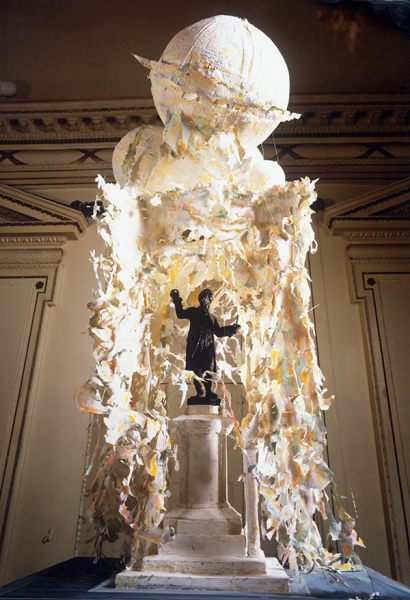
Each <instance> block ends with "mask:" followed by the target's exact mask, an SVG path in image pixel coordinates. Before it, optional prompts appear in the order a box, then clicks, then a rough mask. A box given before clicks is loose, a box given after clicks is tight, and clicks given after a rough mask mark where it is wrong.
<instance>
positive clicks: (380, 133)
mask: <svg viewBox="0 0 410 600" xmlns="http://www.w3.org/2000/svg"><path fill="white" fill-rule="evenodd" d="M289 109H290V110H291V111H292V112H296V113H299V114H301V118H300V119H297V120H293V121H288V122H286V123H282V124H281V125H280V126H279V128H278V129H277V130H276V131H275V132H274V134H273V135H272V136H271V137H270V138H268V140H266V142H265V143H264V152H265V157H266V159H269V160H276V159H277V157H279V161H280V164H281V165H282V166H283V167H284V168H285V170H286V174H287V177H288V179H292V178H299V177H305V176H306V175H307V174H309V175H310V176H311V177H312V178H316V177H320V178H321V179H322V180H324V181H326V180H331V181H340V180H343V181H345V180H348V179H350V180H356V179H367V180H369V181H370V180H371V181H377V182H378V181H384V182H388V181H391V180H392V179H399V178H404V177H408V176H410V160H409V159H410V96H409V95H396V96H394V95H392V96H385V95H376V94H375V95H359V94H346V95H324V94H318V95H292V96H291V98H290V104H289ZM158 121H159V117H158V115H157V112H156V109H155V107H154V104H153V101H152V100H151V99H150V98H123V99H121V98H120V99H113V100H100V101H98V100H83V101H78V100H77V101H65V102H26V101H19V102H10V101H7V102H0V181H3V182H4V183H6V184H9V185H16V184H17V185H18V184H19V183H20V184H27V185H29V184H33V183H67V182H70V181H75V182H77V183H93V182H94V179H95V177H96V175H97V174H98V173H102V174H103V175H104V176H105V177H106V178H107V180H108V181H112V180H113V175H112V169H111V157H112V151H113V149H114V147H115V145H116V144H117V143H118V142H119V140H120V139H121V138H122V137H123V136H124V135H125V134H126V133H127V132H128V131H130V130H131V129H134V128H135V127H137V126H139V125H141V124H144V123H157V122H158Z"/></svg>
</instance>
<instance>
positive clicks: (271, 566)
mask: <svg viewBox="0 0 410 600" xmlns="http://www.w3.org/2000/svg"><path fill="white" fill-rule="evenodd" d="M146 558H147V559H148V558H149V562H151V561H152V563H153V564H154V563H155V560H154V559H158V558H162V559H163V558H164V557H158V556H152V557H146ZM169 558H170V560H169V562H168V565H169V571H168V572H164V570H163V565H162V567H161V568H162V570H161V571H156V570H154V569H153V570H151V571H148V570H144V571H123V572H122V573H118V575H117V576H116V578H115V587H116V588H117V589H146V590H207V591H212V590H215V591H227V592H229V591H232V592H248V593H252V592H255V591H256V590H257V591H258V593H277V594H286V593H289V578H288V576H287V575H286V573H285V570H284V569H283V567H281V565H280V564H279V562H278V560H277V559H276V558H262V559H258V558H255V559H253V558H249V559H246V558H238V559H235V558H233V559H232V558H229V559H224V558H219V557H218V564H219V574H215V575H214V574H208V575H206V574H204V575H198V574H193V573H190V572H189V571H186V572H178V573H176V572H172V570H173V569H174V568H177V569H178V570H180V569H181V568H182V569H183V568H184V567H183V565H182V562H183V560H182V558H179V560H178V563H180V564H178V565H175V558H174V557H169ZM247 561H249V566H250V565H251V563H257V562H259V561H260V562H263V563H266V574H256V575H252V574H246V571H245V573H244V572H243V571H242V569H243V567H244V564H246V562H247ZM186 562H187V563H191V561H190V560H189V558H188V557H187V559H186ZM191 564H192V563H191ZM203 566H204V567H205V565H203ZM147 567H148V564H147ZM249 570H252V569H249Z"/></svg>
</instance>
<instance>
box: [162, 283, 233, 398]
mask: <svg viewBox="0 0 410 600" xmlns="http://www.w3.org/2000/svg"><path fill="white" fill-rule="evenodd" d="M171 298H172V300H173V301H174V304H175V312H176V314H177V317H178V318H179V319H189V321H190V327H189V333H188V339H187V346H186V369H187V370H188V371H193V372H194V373H195V375H197V376H198V377H200V378H201V379H202V381H201V382H199V381H198V380H197V379H195V380H194V385H195V389H196V393H197V395H196V396H192V397H191V398H189V399H188V404H189V405H193V404H210V405H213V406H219V404H220V403H221V401H220V399H219V398H218V396H217V394H215V393H214V392H212V390H211V387H212V377H210V376H209V374H210V373H216V357H215V338H214V335H216V336H217V337H225V336H229V337H231V336H232V335H234V334H235V333H236V332H237V331H238V329H240V325H238V324H237V323H235V324H233V325H225V326H224V327H221V326H220V325H219V323H218V321H217V319H216V317H215V316H214V315H213V314H212V313H211V312H210V311H209V309H210V306H211V304H212V301H213V299H214V297H213V294H212V292H211V290H208V289H205V290H202V292H200V294H199V296H198V302H199V306H198V307H194V306H192V307H189V308H182V298H181V296H180V295H179V292H178V290H172V291H171ZM201 384H202V385H201Z"/></svg>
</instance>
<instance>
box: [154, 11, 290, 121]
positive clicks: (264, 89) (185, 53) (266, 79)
mask: <svg viewBox="0 0 410 600" xmlns="http://www.w3.org/2000/svg"><path fill="white" fill-rule="evenodd" d="M160 62H163V63H168V64H172V65H175V66H177V67H179V69H180V70H181V71H182V73H186V74H187V75H189V78H188V79H185V78H184V77H182V78H179V80H178V81H175V83H177V84H178V85H179V86H180V87H182V88H183V89H184V87H186V89H184V92H185V93H190V92H192V91H194V90H193V89H192V81H190V79H191V78H192V77H193V78H194V79H195V78H196V76H199V78H200V79H201V81H198V83H200V84H201V83H202V84H203V86H204V87H205V90H204V91H205V92H209V93H211V94H212V96H214V97H217V98H227V99H231V100H237V101H239V102H241V101H245V102H247V103H250V104H252V105H255V107H263V108H267V109H269V108H272V107H277V108H280V109H282V110H285V109H286V108H287V105H288V102H289V72H288V69H287V66H286V63H285V60H284V58H283V56H282V55H281V53H280V52H279V50H278V48H277V47H276V46H275V44H274V43H273V42H272V40H270V39H269V38H268V37H267V36H266V35H265V34H264V33H262V31H260V30H259V29H257V28H256V27H254V26H253V25H251V24H250V23H248V21H246V20H245V19H239V18H238V17H231V16H225V15H220V16H216V17H211V18H209V19H203V20H202V21H198V23H194V24H193V25H190V26H189V27H186V28H185V29H183V30H182V31H180V32H179V33H177V35H176V36H175V37H173V38H172V40H171V41H170V42H169V44H168V45H167V47H166V48H165V51H164V53H163V55H162V57H161V59H160ZM201 76H202V77H204V78H205V79H207V80H208V81H203V79H202V77H201ZM195 91H196V92H198V90H197V89H196V90H195Z"/></svg>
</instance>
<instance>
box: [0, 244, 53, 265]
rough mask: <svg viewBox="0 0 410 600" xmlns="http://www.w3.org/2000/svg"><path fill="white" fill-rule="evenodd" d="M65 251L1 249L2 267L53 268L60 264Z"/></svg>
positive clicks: (0, 259)
mask: <svg viewBox="0 0 410 600" xmlns="http://www.w3.org/2000/svg"><path fill="white" fill-rule="evenodd" d="M62 258H63V251H62V250H61V249H60V248H41V249H40V248H34V249H33V248H27V249H26V248H16V249H9V248H0V266H1V268H5V266H9V267H16V266H20V267H23V268H30V269H33V268H41V269H44V267H46V268H53V269H55V268H56V267H58V265H59V264H60V262H61V260H62Z"/></svg>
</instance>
